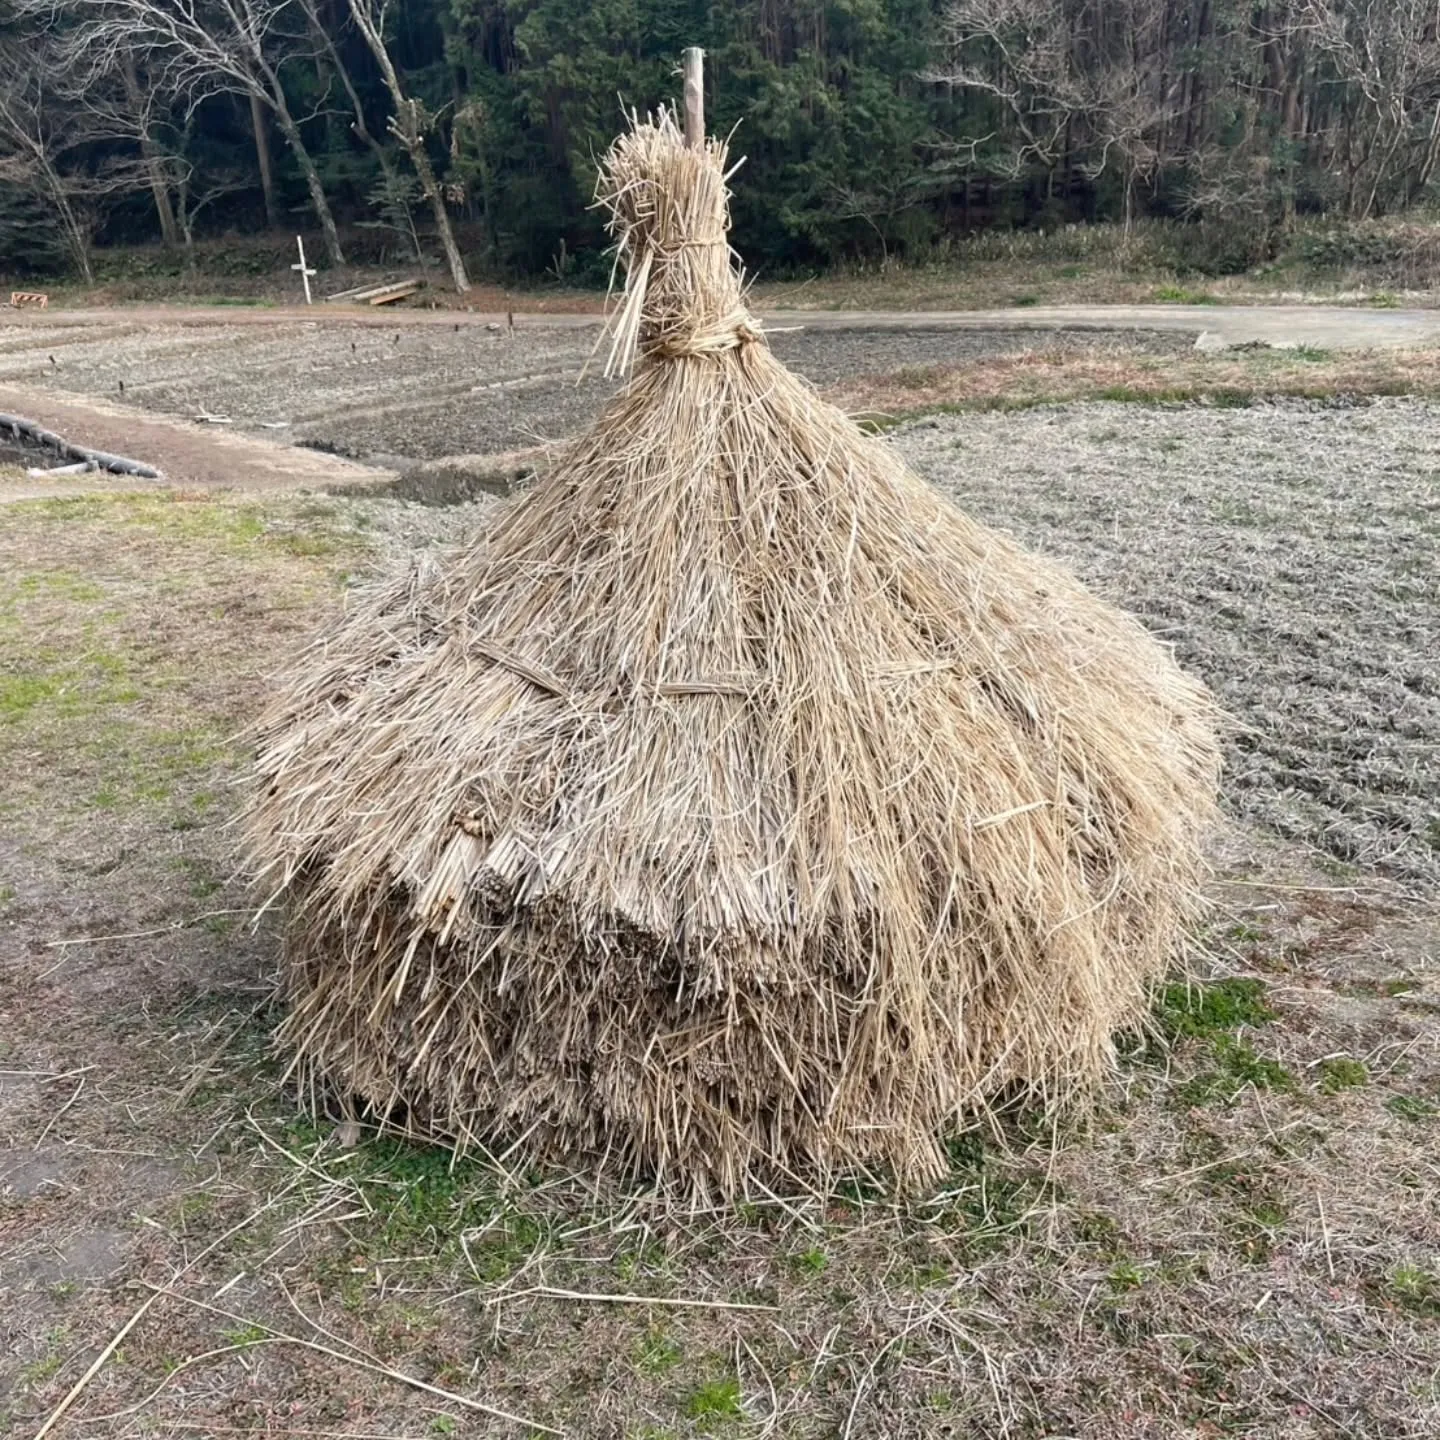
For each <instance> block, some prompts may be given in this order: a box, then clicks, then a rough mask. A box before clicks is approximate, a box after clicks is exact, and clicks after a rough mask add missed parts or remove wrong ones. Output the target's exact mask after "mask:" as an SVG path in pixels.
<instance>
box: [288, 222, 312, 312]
mask: <svg viewBox="0 0 1440 1440" xmlns="http://www.w3.org/2000/svg"><path fill="white" fill-rule="evenodd" d="M295 244H296V246H297V247H298V248H299V251H300V263H299V264H298V265H292V266H291V267H290V268H291V269H292V270H298V271H299V272H300V278H301V279H302V280H303V281H304V282H305V303H306V304H307V305H309V304H311V303H312V301H311V299H310V277H311V276H312V275H314V274H315V273H316V272H315V271H314V270H311V269H310V268H309V267H308V266H307V265H306V264H305V242H304V240H302V239H301V238H300V236H298V235H297V236H296V237H295Z"/></svg>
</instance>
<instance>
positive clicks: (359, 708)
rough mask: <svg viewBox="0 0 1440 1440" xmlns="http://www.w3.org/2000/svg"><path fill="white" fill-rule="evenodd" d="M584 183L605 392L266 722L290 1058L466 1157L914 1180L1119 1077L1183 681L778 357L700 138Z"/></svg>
mask: <svg viewBox="0 0 1440 1440" xmlns="http://www.w3.org/2000/svg"><path fill="white" fill-rule="evenodd" d="M601 194H602V198H603V199H604V201H605V202H606V203H607V204H608V205H609V207H610V209H611V212H612V216H613V220H612V224H613V229H614V233H615V235H616V237H617V239H618V243H619V251H620V256H621V259H622V261H623V262H624V264H625V266H626V267H627V275H628V281H627V288H626V293H625V298H624V303H623V305H622V308H621V311H620V315H619V320H618V323H617V324H616V326H615V328H614V351H613V354H612V357H611V360H612V363H613V364H614V365H616V366H626V365H628V364H629V363H630V361H631V360H632V358H633V359H635V361H636V364H637V367H638V368H637V373H636V374H635V376H634V378H633V380H632V381H631V383H630V384H629V387H628V388H627V389H626V390H625V392H624V393H623V394H622V395H620V396H619V397H618V398H617V399H616V400H615V401H614V402H613V404H612V405H611V406H610V407H609V409H608V410H607V411H606V412H605V414H604V415H603V416H602V417H601V419H600V421H599V423H598V424H597V425H596V426H595V428H594V429H593V430H592V431H591V433H590V434H589V435H587V436H586V437H584V438H583V439H582V440H580V441H579V442H577V443H576V444H575V445H574V446H573V447H572V448H571V449H570V450H569V451H568V453H567V454H566V455H565V457H564V458H563V460H562V461H561V462H560V463H559V464H558V466H557V468H556V469H555V470H554V471H553V473H551V474H550V475H549V476H548V477H547V478H545V479H543V480H542V481H541V482H539V483H537V484H536V485H535V487H534V488H533V489H532V490H531V491H529V492H528V493H527V494H526V495H524V496H523V497H521V498H520V499H518V500H516V501H514V502H513V503H511V504H510V505H509V506H508V507H507V508H505V509H503V510H501V511H499V512H498V513H497V515H496V518H495V519H494V520H493V521H492V522H491V523H490V525H489V526H488V528H487V529H486V530H485V531H484V532H483V534H482V535H481V536H480V537H479V538H478V539H476V540H475V541H474V542H473V543H471V544H470V545H469V546H468V547H467V548H464V549H462V550H459V551H457V552H454V553H451V554H449V555H447V556H446V557H445V558H444V559H443V560H441V561H439V562H434V561H430V562H422V563H420V564H417V565H416V566H415V567H414V568H412V569H411V570H410V571H409V572H408V573H406V574H404V575H403V576H401V577H400V578H396V579H393V580H392V581H391V582H390V583H389V584H388V585H385V586H384V587H382V588H380V589H378V590H376V591H374V592H373V593H371V594H369V595H368V596H367V597H366V598H364V599H363V600H362V602H361V603H359V604H358V605H357V606H356V607H355V608H354V609H353V610H352V612H351V613H350V614H349V616H348V618H347V619H346V620H345V621H344V622H343V623H342V624H341V625H340V627H339V628H338V629H336V630H335V631H333V632H332V633H330V634H327V635H326V636H324V637H323V638H322V639H320V640H319V641H318V642H317V643H316V644H315V645H314V646H313V647H312V648H311V649H310V650H309V651H308V652H307V653H306V654H305V655H304V656H303V657H302V659H301V661H300V662H299V665H298V667H297V668H296V670H295V671H294V673H293V674H292V675H291V676H290V677H289V678H288V680H287V682H286V684H285V686H284V689H283V691H282V692H281V694H280V695H279V697H278V698H277V700H276V701H275V703H274V705H273V707H272V708H271V710H270V711H269V713H268V714H267V715H266V716H265V718H264V720H263V722H262V723H261V726H260V732H259V734H260V743H259V760H258V784H257V787H256V792H255V795H254V799H253V803H252V805H251V809H250V813H249V815H248V840H249V847H250V852H251V855H252V857H253V859H254V861H255V862H256V867H257V869H258V870H259V871H260V873H261V874H262V875H263V876H264V877H265V878H266V880H267V882H268V883H269V885H270V886H271V887H272V889H273V890H275V891H276V892H280V891H283V892H284V893H285V895H286V897H287V898H288V904H289V929H288V948H287V960H286V970H285V988H286V992H287V996H288V1000H289V1005H290V1009H289V1014H288V1018H287V1019H286V1021H285V1023H284V1026H283V1029H282V1042H283V1044H284V1045H285V1047H286V1048H287V1049H288V1050H289V1052H290V1053H291V1054H292V1056H293V1058H294V1061H295V1063H296V1065H297V1066H298V1068H299V1070H300V1071H301V1072H302V1073H303V1074H304V1075H306V1076H308V1077H309V1078H310V1079H311V1080H312V1081H315V1080H319V1081H325V1082H328V1083H330V1084H332V1085H334V1086H336V1087H339V1088H341V1089H342V1090H346V1091H352V1092H354V1093H356V1094H357V1095H358V1096H360V1097H362V1098H363V1100H364V1101H365V1102H367V1103H368V1104H369V1105H370V1106H372V1107H374V1108H375V1109H377V1110H380V1111H384V1112H386V1113H387V1114H390V1115H391V1116H393V1117H395V1118H403V1120H404V1121H405V1122H407V1123H409V1124H411V1125H413V1126H415V1127H417V1128H419V1129H422V1130H424V1131H427V1132H429V1133H433V1134H439V1135H442V1136H445V1137H449V1138H451V1139H452V1140H454V1141H455V1142H457V1143H459V1144H462V1145H464V1144H470V1143H476V1142H485V1143H494V1142H496V1141H499V1142H501V1143H506V1144H508V1143H517V1142H518V1144H519V1146H520V1149H521V1151H522V1152H523V1153H525V1154H527V1155H529V1156H532V1157H536V1158H561V1157H563V1158H565V1159H567V1160H572V1161H573V1160H575V1159H576V1158H580V1157H584V1158H586V1159H588V1160H590V1161H592V1162H593V1163H596V1164H599V1165H602V1166H608V1167H611V1168H613V1169H616V1170H619V1171H623V1172H637V1171H638V1172H641V1173H644V1174H647V1175H650V1176H652V1177H658V1178H659V1180H660V1181H661V1182H662V1183H668V1184H673V1185H675V1186H677V1187H679V1188H681V1189H684V1190H688V1191H691V1192H701V1193H708V1194H712V1195H713V1194H723V1195H732V1194H736V1193H738V1192H741V1191H743V1190H744V1189H745V1188H746V1186H747V1185H748V1184H749V1183H750V1182H751V1181H752V1180H756V1179H760V1180H763V1181H764V1182H765V1183H767V1184H774V1183H776V1182H777V1181H779V1182H781V1183H793V1181H794V1180H796V1179H798V1180H800V1181H802V1182H808V1183H817V1182H823V1180H824V1178H825V1177H826V1176H827V1175H828V1174H830V1173H833V1171H834V1170H835V1169H836V1168H838V1167H845V1166H850V1165H864V1166H870V1167H876V1166H885V1167H889V1168H890V1169H891V1170H892V1171H893V1173H894V1174H895V1175H896V1176H897V1177H898V1178H899V1179H900V1180H901V1181H904V1182H917V1181H923V1180H926V1179H928V1178H930V1177H933V1176H935V1175H937V1174H938V1173H940V1172H941V1170H942V1168H943V1165H944V1150H943V1147H942V1144H941V1140H942V1138H943V1135H944V1133H945V1131H946V1130H947V1128H953V1127H955V1126H957V1125H960V1124H964V1123H967V1122H968V1121H969V1120H970V1119H972V1118H973V1117H974V1115H975V1114H976V1113H977V1112H979V1111H982V1110H983V1109H984V1107H986V1106H987V1104H991V1103H993V1101H994V1099H995V1097H997V1096H999V1095H1000V1094H1001V1093H1002V1092H1007V1093H1013V1091H1014V1090H1015V1088H1016V1087H1017V1086H1018V1087H1023V1088H1028V1089H1030V1090H1033V1091H1037V1092H1041V1093H1043V1094H1044V1095H1046V1096H1048V1097H1053V1098H1064V1097H1068V1096H1074V1095H1076V1094H1079V1093H1083V1092H1085V1091H1086V1090H1088V1089H1090V1088H1092V1087H1093V1085H1094V1083H1095V1082H1096V1081H1097V1080H1098V1079H1100V1078H1102V1077H1103V1076H1104V1075H1105V1074H1106V1073H1107V1070H1108V1067H1109V1065H1110V1064H1111V1060H1112V1036H1113V1035H1114V1033H1115V1032H1116V1030H1117V1029H1118V1028H1121V1027H1124V1026H1127V1025H1129V1024H1131V1023H1132V1022H1134V1021H1136V1020H1137V1018H1138V1017H1139V1016H1140V1015H1141V1013H1142V1009H1143V1006H1144V1003H1145V999H1146V992H1147V986H1148V985H1149V983H1150V982H1151V981H1152V980H1153V978H1154V977H1155V976H1156V975H1157V974H1158V973H1160V972H1161V971H1162V969H1163V967H1164V966H1165V965H1166V962H1167V960H1168V959H1169V958H1170V956H1171V954H1172V951H1173V949H1174V947H1175V945H1176V941H1177V937H1178V936H1179V933H1180V931H1181V929H1182V927H1183V926H1184V924H1185V923H1186V921H1187V918H1188V917H1189V916H1190V914H1191V911H1192V904H1193V900H1194V894H1195V887H1196V883H1197V870H1198V867H1199V841H1200V834H1201V831H1202V829H1203V827H1204V825H1205V824H1206V821H1207V819H1208V817H1209V815H1210V811H1211V805H1212V799H1213V796H1214V792H1215V788H1216V780H1217V767H1218V759H1217V746H1216V740H1215V736H1214V727H1213V714H1212V708H1211V704H1210V701H1209V699H1208V698H1207V696H1206V694H1205V693H1204V691H1203V690H1202V689H1201V687H1200V686H1199V685H1198V684H1197V683H1195V682H1194V681H1192V680H1190V679H1188V678H1187V677H1186V676H1185V675H1183V674H1182V673H1181V672H1180V670H1179V669H1178V668H1177V667H1176V665H1175V664H1174V662H1173V660H1172V658H1171V656H1170V653H1169V652H1168V650H1166V649H1165V648H1163V647H1162V646H1161V645H1160V644H1158V643H1157V642H1156V641H1155V640H1153V639H1152V638H1151V637H1150V636H1149V635H1148V634H1147V633H1146V631H1145V630H1144V629H1143V628H1142V627H1141V626H1140V625H1139V624H1138V623H1137V622H1136V621H1135V620H1133V619H1131V618H1129V617H1127V616H1125V615H1123V614H1121V613H1119V612H1117V611H1116V610H1114V609H1111V608H1110V607H1109V606H1107V605H1105V604H1103V603H1101V602H1100V601H1099V600H1097V599H1096V598H1095V597H1094V596H1092V595H1091V594H1090V593H1089V592H1087V591H1086V590H1085V589H1084V588H1083V587H1082V586H1081V585H1080V584H1079V583H1078V582H1077V581H1076V580H1075V579H1074V578H1072V577H1071V576H1070V575H1069V574H1068V573H1066V572H1065V571H1063V570H1061V569H1060V568H1058V567H1057V566H1055V565H1053V564H1051V563H1049V562H1047V561H1045V560H1042V559H1038V558H1036V557H1035V556H1033V555H1029V554H1026V553H1024V552H1023V551H1021V550H1020V549H1018V548H1017V547H1016V546H1015V545H1014V544H1013V543H1011V542H1010V541H1009V540H1008V539H1006V538H1004V537H1002V536H1000V535H997V534H994V533H992V532H990V531H988V530H986V529H984V528H982V527H981V526H979V525H977V524H975V523H974V522H973V521H971V520H969V519H967V518H966V517H965V516H964V515H962V514H960V513H959V512H957V511H956V510H954V509H953V508H952V507H950V506H949V505H947V504H946V503H944V502H943V501H942V500H941V499H940V498H939V497H938V496H937V495H936V494H934V493H933V492H932V491H931V490H930V489H929V488H928V487H927V486H926V485H925V484H924V483H922V482H921V481H919V480H917V479H915V478H914V477H912V476H911V475H909V474H908V473H906V471H905V470H904V469H903V467H902V466H901V465H900V463H899V462H898V460H897V459H896V458H895V456H894V455H893V453H892V452H891V451H890V450H889V449H888V448H887V447H886V446H885V445H884V444H882V443H880V442H878V441H875V440H872V439H869V438H866V437H864V436H863V435H862V434H861V433H860V432H859V431H858V430H857V428H856V427H855V425H854V424H853V423H852V422H851V421H850V420H848V419H847V418H846V417H845V416H844V415H842V414H841V413H839V412H838V411H837V410H835V409H833V408H831V407H830V406H828V405H826V404H824V403H822V402H821V401H820V400H819V399H818V398H817V397H816V396H815V394H814V393H813V392H812V391H811V390H810V389H809V388H808V387H807V386H806V385H805V384H804V383H803V382H802V381H801V380H799V379H797V378H796V377H795V376H793V375H791V374H790V373H789V372H788V371H787V370H786V369H785V368H784V367H783V366H782V365H781V364H780V363H779V362H778V361H777V360H776V359H775V358H774V356H773V355H772V354H771V352H770V350H769V349H768V347H767V346H766V344H765V342H764V339H763V337H762V335H761V333H760V331H759V328H758V326H757V325H756V323H755V322H754V320H753V319H752V318H751V317H750V315H749V314H748V313H747V312H746V310H745V307H744V305H743V303H742V297H741V290H740V282H739V279H738V276H737V274H736V270H735V267H734V266H733V264H732V259H731V256H730V252H729V249H728V246H727V244H726V238H725V237H726V226H727V223H728V214H727V192H726V188H725V147H724V146H723V145H721V144H718V143H716V142H713V141H712V142H710V143H709V145H708V146H707V147H706V148H704V149H692V150H687V149H686V148H684V145H683V143H682V141H681V138H680V136H679V133H678V131H677V129H676V127H675V125H674V124H673V122H672V120H671V118H670V117H669V116H668V115H666V114H663V113H662V114H661V115H660V117H659V118H658V119H656V120H653V121H650V122H647V123H644V124H638V125H637V126H636V127H635V128H634V130H633V131H632V133H630V134H628V135H626V136H624V137H623V138H622V139H621V140H619V141H618V142H617V144H616V145H615V147H614V148H613V150H612V151H611V153H610V155H609V157H608V160H607V164H606V167H605V172H604V177H603V181H602V191H601Z"/></svg>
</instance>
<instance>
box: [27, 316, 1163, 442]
mask: <svg viewBox="0 0 1440 1440" xmlns="http://www.w3.org/2000/svg"><path fill="white" fill-rule="evenodd" d="M600 342H601V332H600V330H599V328H598V325H587V326H584V327H579V328H576V327H566V328H540V327H535V328H530V327H524V326H522V327H517V328H516V329H514V330H513V331H512V330H509V329H508V328H504V329H497V330H496V331H494V332H492V331H490V330H487V329H484V328H483V327H479V326H475V325H470V324H465V325H461V324H460V323H459V322H458V321H457V322H455V323H454V324H453V325H444V324H439V325H437V324H425V325H415V324H406V323H401V322H399V321H397V322H396V323H395V324H394V325H393V326H384V327H380V326H378V325H375V324H371V323H365V324H359V323H355V324H345V323H335V322H333V321H331V322H327V323H324V324H321V323H315V324H305V323H303V322H301V323H296V322H292V321H284V322H280V321H277V322H275V323H271V324H265V325H234V324H228V323H226V322H225V321H224V320H223V319H217V321H216V323H215V324H214V325H212V326H203V325H171V326H166V325H164V324H160V325H155V324H140V323H136V322H133V321H129V320H127V319H125V317H124V315H123V312H119V313H117V315H116V317H115V319H114V320H113V321H112V322H110V323H107V324H104V325H96V326H86V327H83V328H76V327H70V326H66V325H60V324H57V325H54V326H51V327H46V326H41V325H35V324H27V325H26V326H24V327H23V328H22V327H16V328H14V329H11V330H8V331H7V330H0V386H3V385H4V384H5V383H7V382H11V383H14V384H17V385H23V386H26V387H28V388H31V389H35V388H40V389H43V390H54V391H56V392H60V393H62V394H64V395H67V396H97V397H104V398H105V399H106V400H108V401H109V402H111V403H123V404H124V405H127V406H131V407H135V408H139V409H143V410H146V411H151V412H158V413H160V414H163V415H167V416H179V417H182V418H185V419H193V418H195V417H197V416H200V415H211V416H221V417H224V418H225V419H226V420H228V421H229V422H231V427H233V428H234V429H236V430H239V431H248V432H251V433H254V434H256V435H260V436H264V437H265V438H268V439H272V440H275V439H279V440H287V441H289V442H291V443H294V444H299V445H306V446H313V447H317V448H320V449H325V450H330V451H333V452H335V453H337V454H341V455H344V456H348V457H350V458H351V459H354V460H359V461H362V462H365V463H369V464H375V465H380V466H382V467H394V466H395V465H396V464H402V465H403V463H404V462H406V461H416V460H430V459H436V458H439V457H442V456H447V455H456V454H472V455H484V454H493V453H497V452H505V451H512V450H518V449H522V448H524V447H527V446H532V445H537V444H542V443H545V442H547V441H553V440H556V439H560V438H562V437H564V436H567V435H572V434H574V433H575V432H576V431H577V430H578V429H580V428H581V427H582V426H584V425H585V424H586V423H588V421H589V419H590V418H591V417H592V416H593V415H594V414H595V412H596V410H597V409H598V408H599V406H600V405H601V404H603V403H604V400H605V397H606V396H607V395H609V394H610V393H612V391H613V389H614V385H613V384H612V382H609V381H606V380H605V379H603V378H602V376H601V373H600V372H601V371H602V370H603V368H604V359H605V353H604V350H603V349H602V348H599V347H600ZM773 343H774V346H775V349H776V351H777V352H778V353H779V354H780V355H781V356H782V357H783V358H784V359H785V360H786V362H787V363H788V364H791V365H792V366H794V367H795V368H796V369H798V370H799V371H800V372H801V373H802V374H805V375H806V376H808V377H809V378H810V379H811V380H813V381H814V382H815V383H816V384H817V385H822V386H825V385H831V384H834V383H836V382H837V381H839V380H841V379H853V378H855V377H858V376H864V375H878V374H885V373H888V372H890V371H893V370H894V369H895V368H896V367H897V366H902V365H922V366H923V365H956V364H963V363H965V362H973V361H978V360H984V359H989V358H993V357H996V356H1004V355H1011V356H1015V355H1023V354H1026V353H1029V352H1031V351H1033V350H1035V349H1036V348H1037V344H1039V345H1042V346H1043V347H1044V348H1045V349H1046V351H1047V353H1052V354H1056V355H1060V356H1071V355H1076V354H1082V353H1083V354H1087V355H1117V356H1118V355H1126V356H1131V357H1135V356H1146V355H1152V356H1166V355H1174V354H1178V353H1180V352H1182V351H1184V350H1185V349H1186V348H1188V347H1189V346H1190V344H1191V343H1192V341H1191V340H1190V339H1189V338H1188V337H1186V336H1184V335H1165V334H1152V333H1144V332H1140V333H1135V334H1132V333H1127V332H1104V331H1088V330H1086V331H1059V332H1057V333H1054V334H1050V335H1047V336H1045V337H1044V338H1043V339H1041V340H1038V341H1037V337H1036V336H1035V335H1034V334H1032V333H1029V332H1027V331H1023V330H1018V329H1017V330H1011V331H998V332H996V331H985V332H980V331H975V332H969V331H957V332H953V333H952V332H925V331H920V332H913V333H911V332H899V331H894V332H887V331H880V332H875V333H869V332H863V333H862V332H831V331H827V330H800V331H794V332H780V333H777V334H776V335H775V336H774V342H773ZM587 366H588V370H587ZM122 386H123V389H122V388H121V387H122Z"/></svg>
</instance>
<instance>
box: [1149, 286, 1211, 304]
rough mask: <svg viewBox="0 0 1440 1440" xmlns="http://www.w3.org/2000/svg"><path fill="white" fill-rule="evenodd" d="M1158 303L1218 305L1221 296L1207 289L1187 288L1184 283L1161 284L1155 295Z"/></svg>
mask: <svg viewBox="0 0 1440 1440" xmlns="http://www.w3.org/2000/svg"><path fill="white" fill-rule="evenodd" d="M1154 300H1155V303H1156V304H1157V305H1218V304H1219V303H1220V300H1219V297H1218V296H1215V295H1211V294H1210V293H1209V291H1207V290H1187V289H1186V288H1185V286H1183V285H1161V286H1160V287H1159V288H1158V289H1157V290H1156V291H1155V295H1154Z"/></svg>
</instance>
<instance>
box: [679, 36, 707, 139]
mask: <svg viewBox="0 0 1440 1440" xmlns="http://www.w3.org/2000/svg"><path fill="white" fill-rule="evenodd" d="M681 65H682V66H683V68H684V71H685V143H686V145H688V146H689V147H690V149H692V150H698V149H700V147H701V146H702V145H704V143H705V52H704V51H703V50H702V49H701V48H700V47H699V46H698V45H691V46H690V47H689V48H688V49H687V50H686V51H685V53H684V55H683V56H681Z"/></svg>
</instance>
